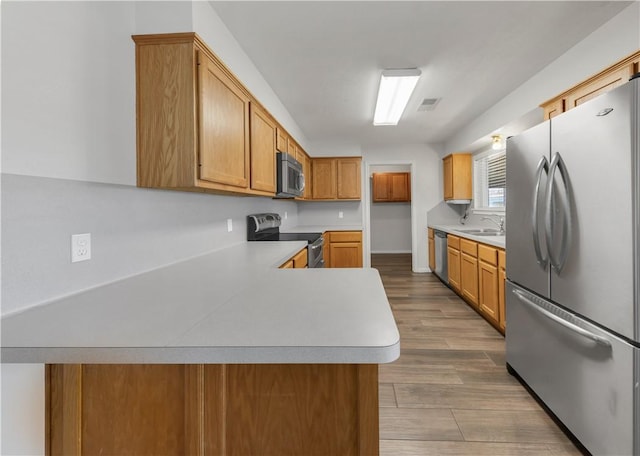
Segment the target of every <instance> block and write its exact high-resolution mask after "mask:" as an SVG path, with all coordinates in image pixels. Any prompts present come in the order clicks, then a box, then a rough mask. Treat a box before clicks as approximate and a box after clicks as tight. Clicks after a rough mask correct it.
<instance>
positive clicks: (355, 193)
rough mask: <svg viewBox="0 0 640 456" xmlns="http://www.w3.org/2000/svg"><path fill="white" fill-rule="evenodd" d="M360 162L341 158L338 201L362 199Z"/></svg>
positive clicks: (339, 163) (338, 166)
mask: <svg viewBox="0 0 640 456" xmlns="http://www.w3.org/2000/svg"><path fill="white" fill-rule="evenodd" d="M360 162H361V160H360V159H359V158H339V159H338V160H337V171H338V199H360V168H361V167H360Z"/></svg>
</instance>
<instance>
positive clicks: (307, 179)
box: [302, 154, 313, 199]
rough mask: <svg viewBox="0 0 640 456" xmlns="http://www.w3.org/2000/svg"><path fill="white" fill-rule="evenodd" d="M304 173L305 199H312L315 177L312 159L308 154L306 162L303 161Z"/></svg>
mask: <svg viewBox="0 0 640 456" xmlns="http://www.w3.org/2000/svg"><path fill="white" fill-rule="evenodd" d="M302 173H303V174H304V180H305V182H304V193H303V194H302V197H303V198H304V199H311V188H312V186H311V185H312V183H313V179H312V177H311V159H310V158H309V156H308V155H307V154H304V162H303V163H302Z"/></svg>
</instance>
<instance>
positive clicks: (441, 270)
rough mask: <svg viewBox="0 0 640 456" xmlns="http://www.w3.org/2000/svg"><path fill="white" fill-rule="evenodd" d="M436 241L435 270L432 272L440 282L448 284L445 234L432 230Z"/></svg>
mask: <svg viewBox="0 0 640 456" xmlns="http://www.w3.org/2000/svg"><path fill="white" fill-rule="evenodd" d="M433 234H434V236H435V241H436V270H435V271H433V272H434V274H435V275H437V276H438V277H439V278H440V280H442V281H443V282H444V283H446V284H449V273H448V267H447V266H448V265H447V233H445V232H444V231H438V230H434V231H433Z"/></svg>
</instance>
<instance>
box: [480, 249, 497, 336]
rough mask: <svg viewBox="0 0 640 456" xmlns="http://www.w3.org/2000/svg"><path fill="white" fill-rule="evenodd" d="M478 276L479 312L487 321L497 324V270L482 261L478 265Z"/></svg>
mask: <svg viewBox="0 0 640 456" xmlns="http://www.w3.org/2000/svg"><path fill="white" fill-rule="evenodd" d="M478 276H479V277H478V281H479V284H480V293H479V304H480V312H482V313H483V314H484V315H485V316H486V317H487V319H488V320H490V321H492V322H493V323H495V324H498V321H499V315H500V310H499V303H498V268H497V267H496V266H493V265H491V264H488V263H485V262H484V261H480V262H479V263H478Z"/></svg>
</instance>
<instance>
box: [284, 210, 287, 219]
mask: <svg viewBox="0 0 640 456" xmlns="http://www.w3.org/2000/svg"><path fill="white" fill-rule="evenodd" d="M284 219H285V220H286V219H287V211H284Z"/></svg>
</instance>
